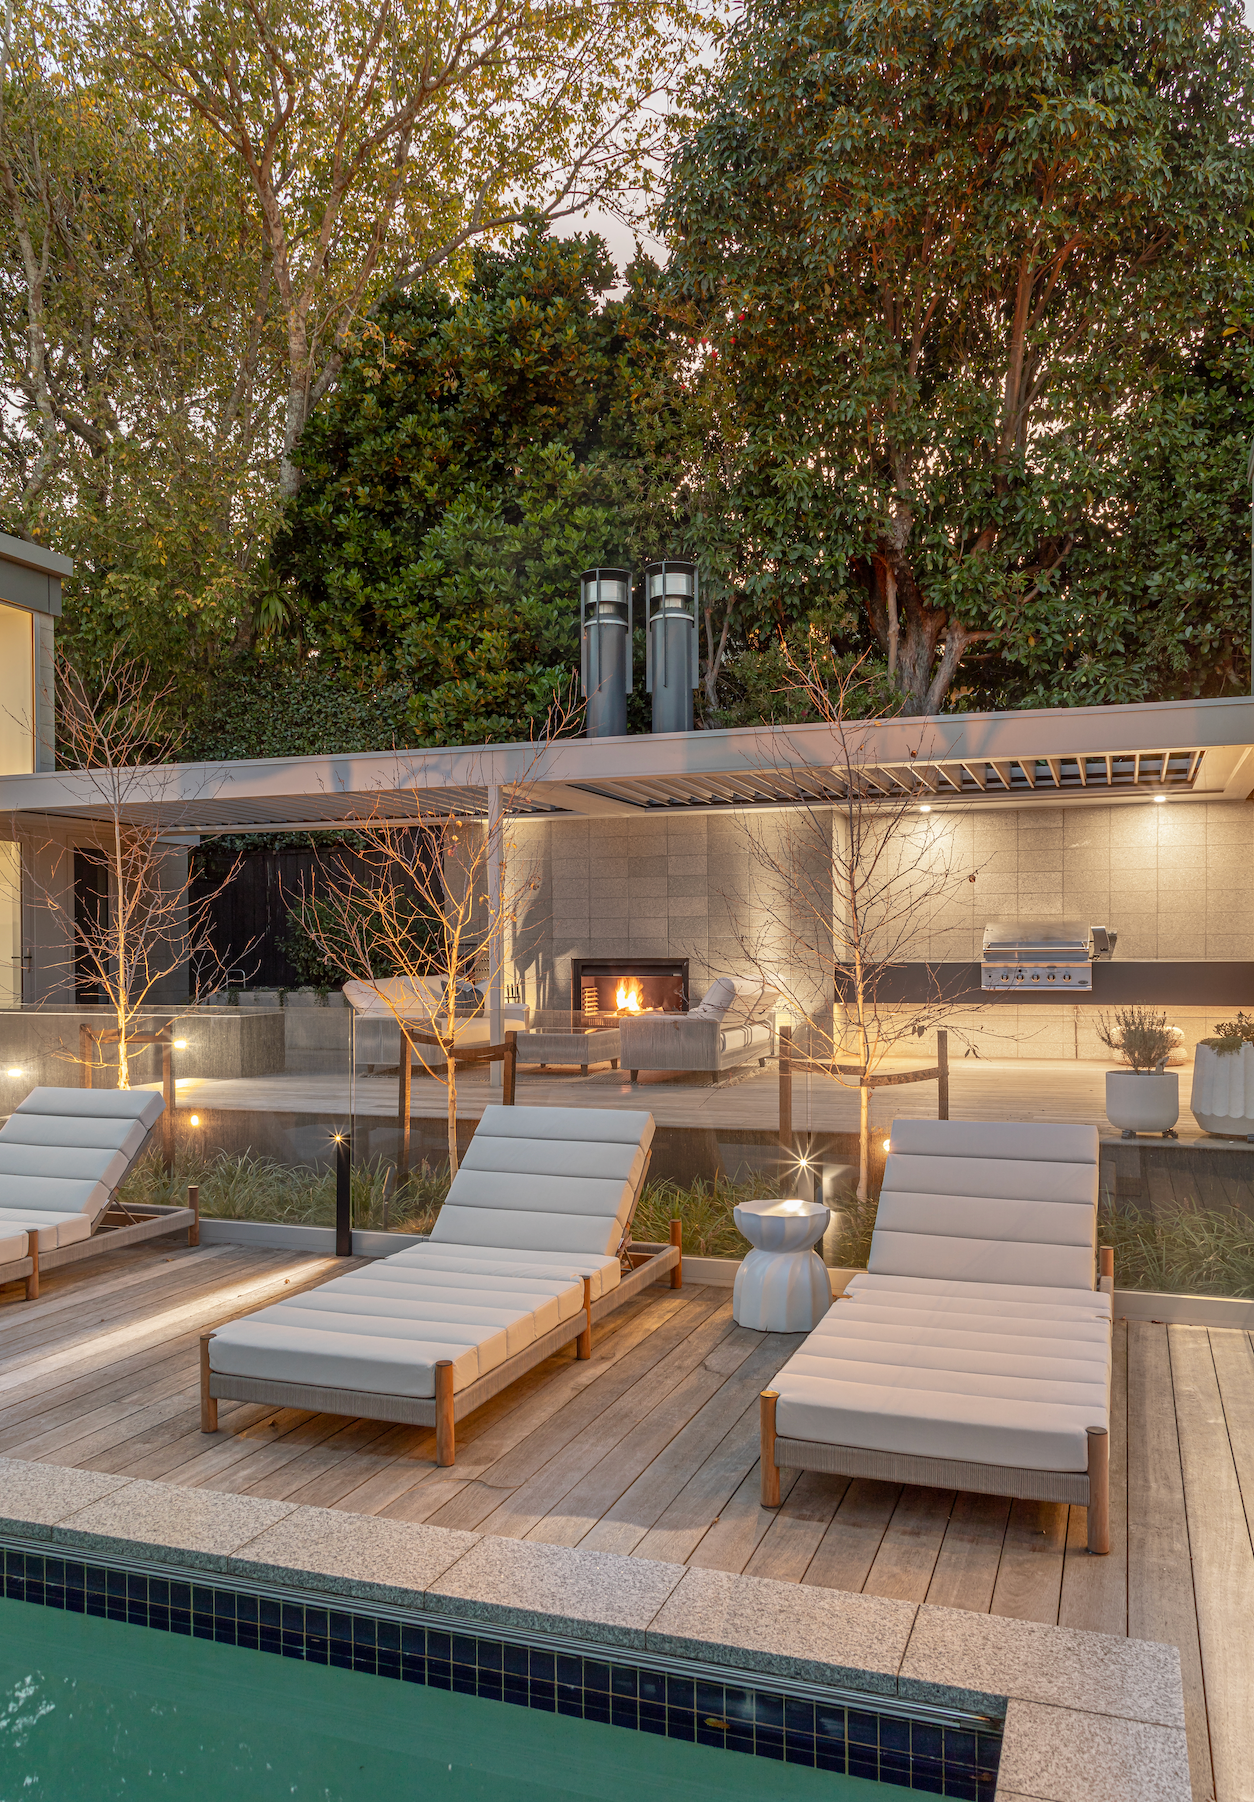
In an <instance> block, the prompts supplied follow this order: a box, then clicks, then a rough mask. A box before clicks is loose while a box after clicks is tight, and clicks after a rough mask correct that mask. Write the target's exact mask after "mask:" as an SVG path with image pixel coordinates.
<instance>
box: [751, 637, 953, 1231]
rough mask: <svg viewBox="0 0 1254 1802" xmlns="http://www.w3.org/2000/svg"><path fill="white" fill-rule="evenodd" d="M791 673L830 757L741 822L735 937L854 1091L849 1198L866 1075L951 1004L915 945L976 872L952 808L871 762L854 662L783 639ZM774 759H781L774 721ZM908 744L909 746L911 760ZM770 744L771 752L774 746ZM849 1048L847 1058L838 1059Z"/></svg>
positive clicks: (866, 1114)
mask: <svg viewBox="0 0 1254 1802" xmlns="http://www.w3.org/2000/svg"><path fill="white" fill-rule="evenodd" d="M785 659H786V662H787V665H788V668H789V671H790V674H791V676H792V678H793V680H794V681H795V682H796V684H797V685H798V687H799V688H801V689H802V690H803V691H804V693H805V695H806V697H807V699H808V701H809V704H810V708H811V709H812V710H813V711H814V712H815V713H817V714H818V716H819V717H820V719H822V720H825V721H826V723H827V724H828V725H830V726H831V727H832V729H833V738H834V748H835V755H834V757H833V759H832V764H831V768H830V775H829V778H828V782H827V784H826V785H825V792H823V793H821V794H819V795H816V796H815V797H814V798H813V799H811V800H808V801H806V802H804V803H802V804H801V805H799V806H797V807H795V808H790V809H788V810H787V811H786V812H783V813H779V814H767V815H751V816H749V817H748V818H747V819H746V820H745V823H744V828H743V830H744V833H745V837H746V839H747V842H748V848H749V852H750V862H751V865H752V866H753V868H754V870H755V871H756V874H757V882H756V884H755V888H756V890H757V893H756V895H755V896H754V897H753V899H754V903H755V907H754V910H753V912H752V913H751V921H752V925H751V929H750V931H748V932H747V933H744V934H742V935H741V937H740V948H741V951H742V953H743V955H744V956H745V957H746V958H747V960H748V961H749V963H750V965H751V966H752V967H753V969H754V970H755V971H756V972H757V974H758V975H759V976H760V977H761V978H762V980H763V983H764V984H765V985H766V986H767V987H770V988H774V989H775V990H776V991H777V992H778V993H779V995H780V996H781V997H782V999H783V1002H784V1005H785V1008H786V1010H787V1011H788V1012H789V1013H790V1014H791V1015H792V1017H793V1020H794V1021H795V1022H796V1023H797V1025H799V1026H801V1027H802V1028H803V1029H804V1030H805V1036H806V1037H807V1038H808V1041H809V1056H810V1057H811V1058H812V1059H813V1060H814V1061H815V1062H817V1063H819V1064H821V1065H822V1066H824V1067H825V1068H826V1069H828V1070H829V1071H830V1073H831V1074H832V1075H833V1076H834V1077H835V1078H836V1079H837V1080H838V1081H839V1082H841V1083H842V1084H843V1085H845V1086H848V1087H854V1086H856V1087H857V1089H858V1094H859V1160H858V1199H859V1200H860V1201H865V1200H866V1197H867V1185H868V1180H869V1170H870V1138H871V1122H870V1097H871V1086H870V1084H869V1082H868V1078H870V1077H871V1076H873V1075H874V1074H875V1073H876V1071H877V1069H879V1067H880V1066H881V1065H883V1064H884V1062H885V1061H886V1060H887V1059H889V1058H890V1057H892V1056H893V1055H894V1054H897V1055H900V1053H901V1051H902V1050H903V1049H904V1048H905V1045H906V1043H907V1041H910V1040H914V1039H918V1038H919V1037H922V1036H923V1035H925V1034H926V1033H929V1032H932V1031H935V1030H936V1028H937V1027H939V1026H942V1025H944V1024H945V1023H946V1021H948V1020H949V1019H951V1018H952V1016H953V1015H954V1013H955V1012H956V1011H957V1009H958V1007H959V1006H960V1005H961V1006H962V1007H963V1011H964V1012H965V1011H968V1008H967V1004H964V1003H960V1002H958V1001H956V1000H952V999H950V998H948V997H947V995H946V994H945V992H944V989H943V985H942V983H941V980H940V977H939V974H938V973H937V972H936V970H935V969H934V967H932V966H931V965H930V962H929V959H928V958H927V957H926V956H924V955H921V953H923V952H924V951H925V950H926V949H927V948H928V947H929V939H930V934H931V933H932V931H933V930H934V922H935V918H936V915H937V913H938V911H939V910H941V909H943V908H944V907H945V906H946V904H951V903H952V902H953V901H955V900H956V899H957V897H958V895H959V894H960V893H961V892H962V891H964V890H965V888H966V885H967V883H968V881H969V880H970V879H971V877H972V876H973V875H974V874H975V873H976V872H975V867H974V865H973V864H972V862H971V859H970V857H969V855H964V854H962V853H961V852H960V850H959V847H958V846H957V845H956V843H955V839H954V835H953V832H952V819H953V816H952V814H950V815H948V816H941V815H934V814H932V813H931V812H930V811H929V812H926V813H924V812H921V811H920V809H921V807H927V808H929V809H930V793H931V791H930V790H929V789H928V788H927V787H926V786H925V784H924V783H923V781H922V779H921V777H919V776H918V775H916V774H915V773H914V772H913V771H912V770H910V769H905V770H901V771H896V770H894V771H889V770H884V769H882V768H879V767H877V766H876V765H875V763H874V761H873V759H872V757H871V755H870V750H869V734H868V731H867V728H868V726H870V725H872V724H873V723H874V716H873V715H866V716H863V717H858V712H859V708H860V707H861V706H862V705H863V704H864V703H865V701H866V699H867V697H868V693H869V685H868V684H867V683H866V682H865V681H864V680H863V679H862V677H861V674H860V670H859V666H857V665H855V666H854V667H853V668H852V669H848V668H846V667H844V666H842V665H838V664H837V663H836V662H835V660H834V659H832V658H831V657H830V656H829V655H828V654H827V653H826V652H825V651H824V650H823V649H812V650H811V651H810V653H809V655H808V656H807V658H806V659H805V660H802V659H799V658H797V657H795V656H794V655H793V654H792V653H791V652H790V651H788V650H787V648H786V649H785ZM921 730H922V728H921ZM780 738H781V740H782V741H783V743H782V745H781V744H780V743H778V742H777V746H776V753H777V755H778V756H779V764H778V766H777V767H781V768H783V767H787V763H788V758H787V747H786V739H787V733H786V731H785V732H782V733H781V735H780ZM923 750H924V747H923V746H922V744H920V745H919V746H917V747H916V748H915V751H914V753H913V755H914V757H915V758H916V759H917V760H920V761H921V760H922V753H923ZM781 753H782V754H781ZM796 774H797V781H796V787H797V789H798V790H799V792H801V793H802V794H805V793H807V792H810V793H813V789H814V784H813V772H812V771H809V770H807V769H804V768H803V767H802V760H801V759H800V758H798V759H797V772H796ZM907 963H912V964H915V965H916V966H917V965H919V964H923V965H924V966H925V969H926V972H927V974H926V978H925V985H924V986H925V991H926V992H925V994H924V996H923V998H922V999H921V1000H915V1001H913V1002H911V1003H909V1004H903V1003H902V1002H901V1001H900V1000H895V999H893V994H894V990H897V991H898V992H899V988H898V984H897V983H896V982H895V981H894V977H895V976H897V975H899V973H900V969H901V966H902V965H903V964H907ZM844 1060H851V1061H844Z"/></svg>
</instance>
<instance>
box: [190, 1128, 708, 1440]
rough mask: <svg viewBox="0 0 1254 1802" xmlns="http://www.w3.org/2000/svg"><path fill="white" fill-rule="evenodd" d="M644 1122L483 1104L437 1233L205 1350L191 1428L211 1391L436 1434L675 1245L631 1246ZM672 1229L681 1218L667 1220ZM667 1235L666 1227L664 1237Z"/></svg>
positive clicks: (587, 1324)
mask: <svg viewBox="0 0 1254 1802" xmlns="http://www.w3.org/2000/svg"><path fill="white" fill-rule="evenodd" d="M652 1139H653V1117H652V1115H650V1114H644V1113H636V1112H631V1113H628V1112H625V1111H619V1110H617V1109H612V1108H558V1107H555V1108H543V1107H502V1106H495V1105H492V1106H488V1107H486V1108H485V1109H484V1112H483V1117H482V1119H481V1120H480V1122H479V1125H478V1127H477V1128H476V1130H475V1135H474V1137H473V1139H472V1140H471V1142H470V1146H469V1148H468V1150H467V1152H466V1156H465V1158H464V1160H463V1161H462V1164H461V1167H460V1169H459V1170H458V1172H457V1175H456V1176H455V1177H454V1178H453V1182H452V1185H451V1186H450V1188H449V1193H448V1199H447V1201H446V1202H445V1203H444V1206H443V1207H442V1208H441V1210H440V1213H439V1215H438V1217H437V1219H436V1223H435V1227H434V1229H433V1231H432V1233H431V1237H430V1239H428V1240H426V1241H425V1242H424V1243H422V1244H419V1245H414V1246H411V1247H409V1248H408V1249H406V1250H404V1251H399V1252H396V1253H394V1254H393V1255H392V1256H391V1257H389V1258H383V1259H381V1260H379V1262H377V1263H373V1264H371V1265H370V1266H369V1267H368V1268H365V1269H355V1270H353V1271H351V1272H350V1273H348V1274H347V1275H345V1276H341V1277H335V1278H333V1279H332V1280H331V1281H330V1282H328V1283H323V1284H321V1285H320V1286H319V1287H318V1288H316V1289H310V1290H307V1291H305V1292H304V1293H302V1294H300V1295H293V1296H292V1297H290V1299H288V1300H285V1301H282V1302H278V1303H276V1304H274V1305H273V1306H271V1307H268V1308H263V1309H261V1310H260V1311H259V1312H258V1313H256V1314H251V1315H248V1316H247V1317H246V1318H244V1319H242V1320H236V1321H232V1322H230V1323H229V1324H228V1325H226V1326H222V1327H219V1328H218V1329H217V1330H216V1331H215V1332H213V1333H209V1334H206V1335H205V1337H204V1339H203V1340H202V1342H201V1428H202V1430H203V1431H204V1432H206V1433H212V1432H215V1431H216V1430H217V1424H218V1406H217V1405H218V1402H219V1400H222V1399H230V1400H235V1401H248V1402H271V1403H276V1404H277V1405H279V1406H280V1407H289V1408H312V1409H316V1410H318V1411H319V1412H325V1413H329V1414H345V1415H349V1416H352V1417H354V1418H362V1419H367V1420H391V1421H405V1422H409V1423H411V1424H413V1425H418V1426H434V1428H435V1431H436V1462H437V1464H441V1465H450V1464H452V1463H453V1461H454V1457H455V1455H456V1445H455V1434H454V1426H455V1422H456V1421H458V1420H460V1419H462V1418H463V1417H464V1416H465V1415H467V1414H469V1413H471V1412H472V1411H473V1410H474V1409H476V1408H479V1407H482V1405H483V1404H484V1402H486V1401H489V1400H490V1399H491V1398H492V1397H493V1396H494V1395H497V1394H499V1393H500V1391H501V1390H503V1389H505V1388H507V1387H508V1386H509V1384H511V1383H513V1382H515V1381H516V1380H517V1378H518V1377H520V1376H522V1375H523V1374H524V1373H525V1372H526V1371H528V1370H530V1369H532V1368H533V1367H534V1366H535V1365H537V1364H539V1363H541V1362H542V1361H543V1360H544V1359H545V1358H548V1357H551V1356H552V1354H553V1353H554V1352H556V1351H560V1350H561V1349H562V1348H563V1347H564V1346H567V1345H570V1344H571V1343H572V1342H577V1345H578V1356H579V1357H581V1358H588V1357H591V1355H592V1326H593V1323H594V1321H596V1320H599V1319H601V1318H602V1317H603V1316H604V1315H605V1314H607V1313H609V1311H610V1310H611V1309H612V1308H616V1307H619V1306H620V1305H621V1304H622V1303H623V1302H624V1301H626V1300H627V1299H628V1298H629V1297H630V1296H632V1295H635V1294H636V1293H637V1292H638V1291H639V1290H640V1289H641V1288H643V1287H644V1286H645V1284H647V1283H652V1282H655V1281H656V1280H657V1279H658V1278H659V1277H660V1276H663V1275H665V1274H666V1273H668V1272H669V1274H670V1278H671V1283H672V1286H674V1287H678V1286H679V1284H680V1281H681V1268H682V1267H681V1262H680V1246H679V1242H678V1235H677V1233H675V1235H674V1242H673V1243H671V1244H668V1245H636V1244H633V1243H632V1240H631V1225H632V1218H633V1216H634V1214H635V1210H636V1205H637V1203H638V1201H639V1199H640V1193H641V1190H642V1189H643V1187H644V1179H645V1173H646V1171H647V1170H648V1165H649V1155H650V1153H649V1146H650V1144H651V1142H652ZM677 1224H678V1223H676V1225H677ZM672 1231H673V1232H674V1228H673V1229H672Z"/></svg>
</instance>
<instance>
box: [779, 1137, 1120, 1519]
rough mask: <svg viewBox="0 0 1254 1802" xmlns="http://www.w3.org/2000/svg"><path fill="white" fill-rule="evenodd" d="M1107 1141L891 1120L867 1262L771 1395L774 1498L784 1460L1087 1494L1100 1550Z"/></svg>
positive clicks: (886, 1475) (974, 1485) (1105, 1412)
mask: <svg viewBox="0 0 1254 1802" xmlns="http://www.w3.org/2000/svg"><path fill="white" fill-rule="evenodd" d="M1097 1145H1098V1141H1097V1129H1096V1127H1093V1126H1044V1125H1030V1126H1029V1125H1016V1124H1012V1123H1006V1122H982V1121H981V1122H977V1121H943V1120H897V1121H895V1122H894V1123H893V1127H892V1136H891V1139H890V1150H889V1156H888V1160H887V1165H886V1168H885V1172H884V1183H883V1188H882V1191H881V1194H880V1201H879V1211H878V1214H877V1216H876V1224H875V1232H874V1235H873V1237H872V1241H871V1253H870V1257H869V1259H868V1266H867V1269H866V1271H865V1272H861V1273H859V1274H858V1275H857V1276H855V1277H854V1278H853V1279H852V1281H851V1282H850V1284H849V1287H848V1290H847V1291H846V1295H845V1296H844V1297H843V1298H842V1299H841V1300H840V1301H839V1302H838V1303H837V1304H836V1305H835V1306H834V1307H833V1308H832V1309H831V1310H830V1311H829V1312H828V1314H827V1315H826V1316H825V1317H824V1319H823V1320H822V1322H821V1323H820V1324H819V1326H818V1327H816V1328H815V1330H814V1331H813V1332H812V1333H811V1334H810V1336H809V1337H808V1338H807V1339H806V1340H805V1342H804V1344H803V1345H802V1346H801V1347H800V1349H799V1350H798V1351H797V1352H796V1353H795V1354H794V1355H793V1356H792V1357H791V1358H790V1359H789V1360H788V1362H787V1363H786V1364H785V1365H784V1367H783V1369H782V1370H781V1371H780V1372H779V1375H778V1376H777V1378H776V1379H775V1382H774V1384H773V1385H772V1387H771V1388H770V1389H769V1390H767V1391H765V1392H764V1394H763V1396H762V1408H761V1414H762V1465H761V1472H762V1501H763V1505H764V1506H765V1507H777V1506H778V1505H779V1500H780V1483H779V1473H780V1471H781V1470H797V1469H800V1470H819V1471H831V1472H834V1473H836V1474H839V1475H843V1476H851V1477H876V1478H880V1479H883V1480H885V1481H888V1482H895V1483H920V1484H924V1485H928V1486H931V1487H934V1488H944V1489H957V1490H965V1491H975V1492H977V1493H980V1494H985V1495H1004V1496H1020V1497H1027V1498H1030V1499H1033V1500H1037V1501H1051V1502H1073V1503H1078V1504H1080V1505H1081V1506H1083V1507H1087V1509H1088V1548H1089V1550H1090V1551H1091V1552H1107V1551H1109V1549H1110V1529H1109V1479H1108V1431H1109V1425H1110V1418H1109V1417H1110V1369H1111V1296H1110V1292H1109V1291H1110V1290H1111V1289H1112V1288H1113V1280H1112V1279H1111V1277H1109V1276H1108V1275H1107V1274H1106V1272H1105V1271H1103V1275H1102V1277H1101V1278H1100V1279H1099V1280H1098V1281H1097V1282H1095V1257H1096V1251H1097V1238H1096V1235H1097ZM1108 1255H1109V1254H1103V1257H1104V1258H1106V1257H1108Z"/></svg>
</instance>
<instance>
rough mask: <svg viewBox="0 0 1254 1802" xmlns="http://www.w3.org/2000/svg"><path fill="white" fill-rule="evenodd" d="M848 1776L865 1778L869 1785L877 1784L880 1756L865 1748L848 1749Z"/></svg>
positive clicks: (851, 1746) (852, 1746)
mask: <svg viewBox="0 0 1254 1802" xmlns="http://www.w3.org/2000/svg"><path fill="white" fill-rule="evenodd" d="M849 1775H850V1776H851V1777H865V1778H867V1779H868V1780H869V1781H870V1782H871V1783H878V1782H879V1776H880V1755H879V1752H878V1751H873V1750H871V1749H870V1748H869V1747H867V1746H856V1745H853V1744H851V1745H850V1747H849Z"/></svg>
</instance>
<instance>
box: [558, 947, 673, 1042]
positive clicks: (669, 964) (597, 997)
mask: <svg viewBox="0 0 1254 1802" xmlns="http://www.w3.org/2000/svg"><path fill="white" fill-rule="evenodd" d="M570 978H571V980H570V987H571V997H570V1016H571V1020H570V1023H571V1027H572V1030H573V1029H575V1028H577V1027H579V1026H604V1025H609V1024H611V1023H612V1022H614V1021H616V1020H630V1019H635V1018H637V1017H638V1016H640V1015H641V1014H686V1013H687V1012H688V959H687V958H686V957H667V958H660V957H614V958H591V957H576V958H572V960H571V973H570Z"/></svg>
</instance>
